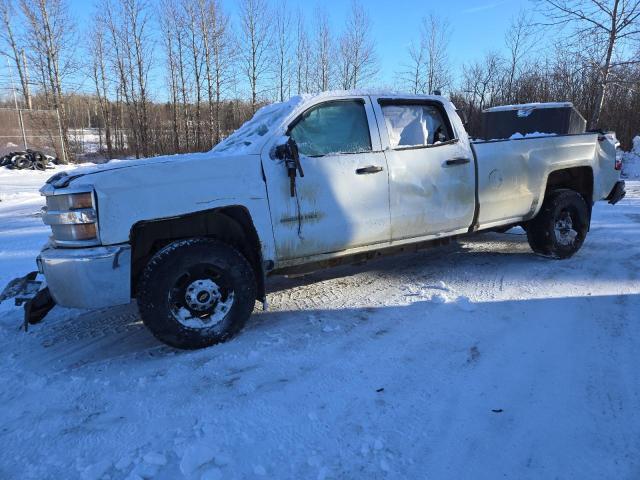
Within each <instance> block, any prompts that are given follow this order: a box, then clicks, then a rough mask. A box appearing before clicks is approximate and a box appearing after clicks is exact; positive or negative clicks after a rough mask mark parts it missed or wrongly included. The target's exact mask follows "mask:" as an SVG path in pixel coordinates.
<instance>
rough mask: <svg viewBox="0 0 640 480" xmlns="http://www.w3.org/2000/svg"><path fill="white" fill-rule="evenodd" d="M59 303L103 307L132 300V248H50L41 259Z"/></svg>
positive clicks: (39, 264)
mask: <svg viewBox="0 0 640 480" xmlns="http://www.w3.org/2000/svg"><path fill="white" fill-rule="evenodd" d="M37 263H38V269H39V270H40V272H41V273H43V274H44V276H45V278H46V279H47V285H48V286H49V290H50V291H51V296H52V297H53V299H54V300H55V302H56V303H57V304H58V305H62V306H64V307H73V308H103V307H110V306H114V305H121V304H126V303H129V302H130V301H131V247H130V246H129V245H128V244H122V245H113V246H105V247H91V248H53V247H46V248H45V249H44V250H42V252H41V253H40V256H39V257H38V259H37Z"/></svg>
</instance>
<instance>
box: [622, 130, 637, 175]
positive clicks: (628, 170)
mask: <svg viewBox="0 0 640 480" xmlns="http://www.w3.org/2000/svg"><path fill="white" fill-rule="evenodd" d="M622 176H623V177H625V178H640V135H639V136H636V137H635V138H634V139H633V148H632V149H631V151H630V152H625V153H623V154H622Z"/></svg>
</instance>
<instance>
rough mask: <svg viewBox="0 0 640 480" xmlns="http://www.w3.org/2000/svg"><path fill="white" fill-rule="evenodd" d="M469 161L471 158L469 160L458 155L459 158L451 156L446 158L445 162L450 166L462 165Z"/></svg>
mask: <svg viewBox="0 0 640 480" xmlns="http://www.w3.org/2000/svg"><path fill="white" fill-rule="evenodd" d="M469 162H471V160H469V159H468V158H466V157H460V158H452V159H450V160H447V161H446V162H445V164H446V165H447V166H452V165H464V164H466V163H469Z"/></svg>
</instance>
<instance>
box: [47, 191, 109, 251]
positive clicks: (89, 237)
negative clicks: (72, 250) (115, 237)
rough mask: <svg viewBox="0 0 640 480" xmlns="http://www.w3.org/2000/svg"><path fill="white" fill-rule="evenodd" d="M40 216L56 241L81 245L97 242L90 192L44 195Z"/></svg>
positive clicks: (95, 219)
mask: <svg viewBox="0 0 640 480" xmlns="http://www.w3.org/2000/svg"><path fill="white" fill-rule="evenodd" d="M42 219H43V221H44V223H45V224H47V225H50V226H51V232H52V240H53V242H54V243H55V244H58V245H60V246H70V247H73V246H77V247H80V246H87V245H96V244H98V243H99V242H98V225H97V224H98V214H97V212H96V208H95V202H94V195H93V192H78V193H66V194H62V195H47V206H46V207H45V208H44V211H43V216H42Z"/></svg>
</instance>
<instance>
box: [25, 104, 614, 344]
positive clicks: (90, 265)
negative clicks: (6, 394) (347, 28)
mask: <svg viewBox="0 0 640 480" xmlns="http://www.w3.org/2000/svg"><path fill="white" fill-rule="evenodd" d="M616 147H617V142H616V140H615V136H613V135H611V134H604V133H585V134H578V135H556V136H539V137H537V138H530V137H525V138H521V139H517V140H503V141H487V142H473V141H472V140H470V139H469V137H468V135H467V133H466V131H465V129H464V127H463V123H462V121H461V119H460V117H459V116H458V114H457V113H456V109H455V107H454V106H453V105H452V104H451V102H449V101H448V100H446V99H445V98H443V97H440V96H412V95H384V94H382V95H381V94H374V93H371V92H329V93H323V94H320V95H317V96H303V97H300V96H299V97H294V98H292V99H291V100H290V101H288V102H285V103H279V104H273V105H269V106H266V107H264V108H262V109H261V110H259V111H258V112H257V113H256V115H255V116H254V117H253V119H252V120H250V121H249V122H247V123H246V124H244V125H243V126H242V127H241V128H240V129H238V130H237V131H236V132H235V133H233V134H232V135H231V136H229V137H228V138H227V139H225V140H224V141H223V142H222V143H220V144H219V145H217V146H216V147H215V148H214V149H213V150H212V151H211V152H208V153H202V154H189V155H177V156H171V157H160V158H154V159H150V160H142V161H123V162H111V163H109V164H108V165H107V166H105V167H102V168H101V167H95V168H91V169H79V170H77V171H71V172H69V173H67V172H62V173H59V174H57V175H54V176H53V177H52V178H51V179H49V180H48V182H47V184H46V185H45V186H44V187H43V188H42V190H41V192H42V194H43V195H44V196H45V197H46V204H47V206H46V212H45V213H44V216H43V218H44V222H45V223H46V224H48V225H50V226H51V229H52V236H51V239H50V242H49V243H48V244H47V245H46V246H45V247H44V249H43V250H42V252H41V254H40V256H39V257H38V259H37V264H38V270H39V272H40V273H42V274H44V276H45V278H46V286H47V289H42V290H40V293H39V294H38V295H36V298H33V299H32V300H30V301H29V302H28V303H27V307H26V309H27V314H26V316H27V317H29V318H30V319H31V320H33V321H36V320H40V319H41V318H42V317H43V316H44V315H45V314H46V312H47V311H48V309H49V308H50V306H51V305H50V304H49V305H47V303H48V302H46V301H45V300H44V299H45V297H46V295H48V292H50V295H51V296H52V297H53V301H55V303H57V304H60V305H63V306H68V307H80V308H100V307H107V306H111V305H118V304H125V303H129V302H130V301H131V299H132V298H136V299H137V302H138V306H139V310H140V314H141V317H142V320H143V321H144V323H145V325H146V326H147V327H148V328H149V329H150V330H151V331H152V332H153V334H154V335H155V336H156V337H157V338H159V339H160V340H161V341H163V342H166V343H167V344H169V345H173V346H175V347H180V348H200V347H205V346H208V345H212V344H215V343H217V342H221V341H224V340H226V339H228V338H230V337H231V336H232V335H234V334H235V333H236V332H238V331H239V330H240V329H241V328H242V326H243V325H244V323H245V321H246V320H247V318H248V317H249V316H250V315H251V312H252V311H253V309H254V306H255V302H256V300H260V301H262V302H265V297H266V294H265V282H266V279H267V277H269V276H271V275H276V274H290V273H303V272H305V271H313V270H317V269H320V268H325V267H329V266H333V265H336V264H338V263H342V262H361V261H363V260H367V259H371V258H374V257H376V256H379V255H382V254H386V253H393V252H398V251H407V250H410V249H415V248H422V247H425V246H428V245H433V244H438V243H442V242H444V241H448V240H450V239H451V238H454V237H456V236H460V235H466V234H470V233H473V232H476V231H480V230H488V229H506V228H508V227H510V226H515V225H520V226H522V227H523V228H524V229H525V230H526V232H527V238H528V240H529V244H530V245H531V248H532V249H533V251H534V252H536V253H538V254H541V255H545V256H548V257H552V258H567V257H570V256H571V255H573V254H574V253H575V252H576V251H578V249H579V248H580V246H581V245H582V243H583V242H584V240H585V237H586V235H587V231H588V230H589V224H590V215H591V207H592V205H593V203H594V202H595V201H598V200H603V199H608V200H609V202H610V203H615V202H617V201H618V200H619V199H620V198H622V197H623V196H624V183H623V182H621V181H620V179H619V173H620V172H619V171H618V170H619V165H617V164H616ZM34 275H35V272H32V275H31V277H29V279H31V280H32V279H33V277H34ZM14 287H15V285H14ZM43 287H44V285H43ZM14 290H15V289H14ZM33 302H36V303H33ZM30 316H31V317H33V318H31V317H30Z"/></svg>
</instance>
